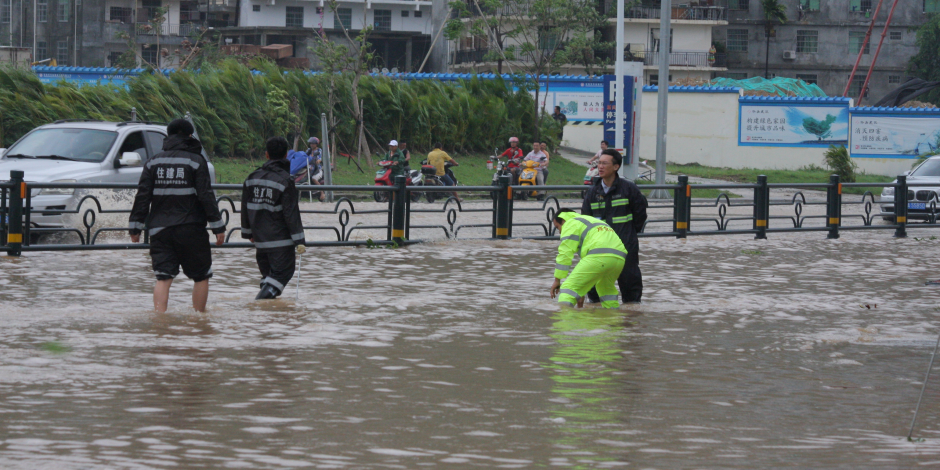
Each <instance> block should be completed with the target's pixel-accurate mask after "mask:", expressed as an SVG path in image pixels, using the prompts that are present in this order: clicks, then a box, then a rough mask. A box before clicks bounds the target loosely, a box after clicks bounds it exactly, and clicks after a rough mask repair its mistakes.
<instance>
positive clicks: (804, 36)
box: [796, 29, 819, 53]
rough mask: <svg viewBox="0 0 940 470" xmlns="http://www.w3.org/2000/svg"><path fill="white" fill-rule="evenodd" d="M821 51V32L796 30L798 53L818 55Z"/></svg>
mask: <svg viewBox="0 0 940 470" xmlns="http://www.w3.org/2000/svg"><path fill="white" fill-rule="evenodd" d="M818 51H819V31H813V30H806V29H798V30H796V52H809V53H816V52H818Z"/></svg>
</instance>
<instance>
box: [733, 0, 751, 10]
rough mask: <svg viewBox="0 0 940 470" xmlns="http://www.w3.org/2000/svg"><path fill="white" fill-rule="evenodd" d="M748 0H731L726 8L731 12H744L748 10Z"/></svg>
mask: <svg viewBox="0 0 940 470" xmlns="http://www.w3.org/2000/svg"><path fill="white" fill-rule="evenodd" d="M749 3H750V0H731V1H730V2H729V3H728V8H729V9H731V10H745V11H747V9H748V4H749Z"/></svg>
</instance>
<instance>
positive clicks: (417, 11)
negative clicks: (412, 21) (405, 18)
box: [415, 10, 421, 18]
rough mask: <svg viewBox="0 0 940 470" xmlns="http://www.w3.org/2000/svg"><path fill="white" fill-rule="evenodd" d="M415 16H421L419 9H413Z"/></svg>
mask: <svg viewBox="0 0 940 470" xmlns="http://www.w3.org/2000/svg"><path fill="white" fill-rule="evenodd" d="M415 18H421V10H416V11H415Z"/></svg>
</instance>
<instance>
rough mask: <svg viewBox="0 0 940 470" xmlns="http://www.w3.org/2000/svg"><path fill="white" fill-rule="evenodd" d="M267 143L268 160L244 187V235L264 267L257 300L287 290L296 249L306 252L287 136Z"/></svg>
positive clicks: (268, 297)
mask: <svg viewBox="0 0 940 470" xmlns="http://www.w3.org/2000/svg"><path fill="white" fill-rule="evenodd" d="M266 146H267V152H266V153H265V156H266V157H267V158H268V161H267V163H265V164H264V165H263V166H262V167H261V168H259V169H257V170H255V171H254V172H253V173H252V174H250V175H248V179H247V180H245V185H244V187H243V189H242V228H241V232H242V238H247V239H249V240H251V242H252V243H254V244H255V249H257V255H256V259H257V260H258V269H260V270H261V278H262V279H261V291H260V292H258V296H257V297H255V299H256V300H258V299H273V298H275V297H277V296H279V295H281V293H282V292H284V286H286V285H287V282H288V281H290V279H291V278H292V277H294V269H295V268H296V265H297V264H296V260H297V258H296V255H295V250H296V252H298V253H303V247H304V243H305V240H304V228H303V224H302V223H301V221H300V207H299V205H298V194H297V188H296V187H295V186H294V180H293V179H291V177H290V162H289V161H288V160H287V158H286V157H287V149H288V144H287V139H285V138H283V137H272V138H270V139H268V141H267V144H266ZM295 246H296V247H297V248H296V249H295V248H294V247H295Z"/></svg>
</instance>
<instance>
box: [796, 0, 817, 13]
mask: <svg viewBox="0 0 940 470" xmlns="http://www.w3.org/2000/svg"><path fill="white" fill-rule="evenodd" d="M800 9H801V10H803V11H819V0H800Z"/></svg>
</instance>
